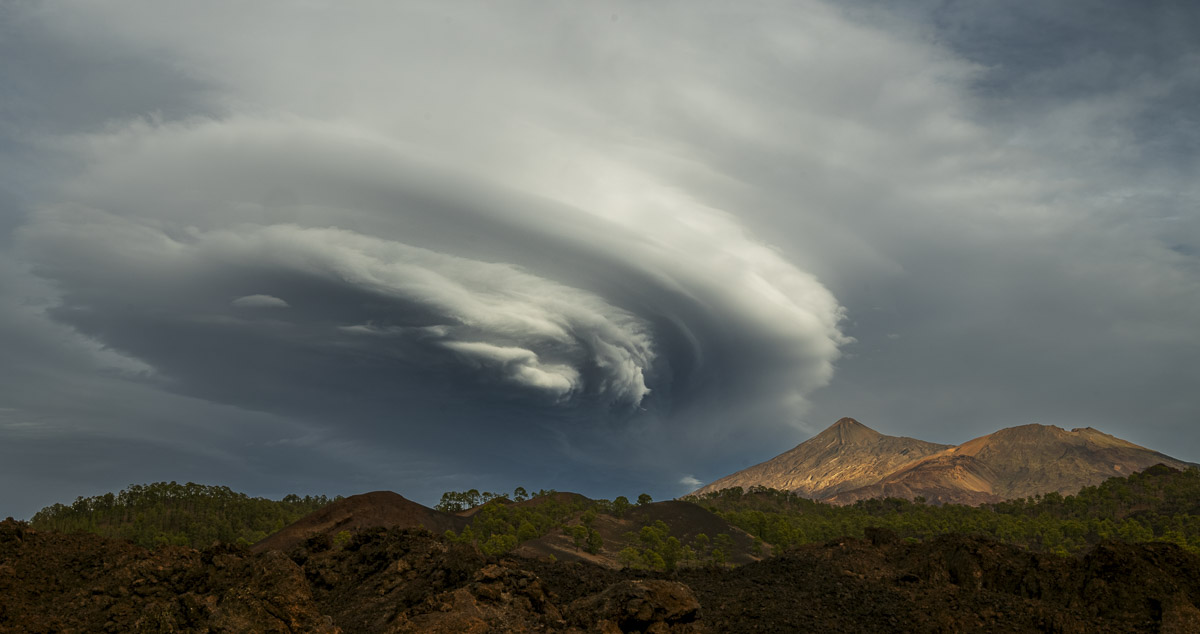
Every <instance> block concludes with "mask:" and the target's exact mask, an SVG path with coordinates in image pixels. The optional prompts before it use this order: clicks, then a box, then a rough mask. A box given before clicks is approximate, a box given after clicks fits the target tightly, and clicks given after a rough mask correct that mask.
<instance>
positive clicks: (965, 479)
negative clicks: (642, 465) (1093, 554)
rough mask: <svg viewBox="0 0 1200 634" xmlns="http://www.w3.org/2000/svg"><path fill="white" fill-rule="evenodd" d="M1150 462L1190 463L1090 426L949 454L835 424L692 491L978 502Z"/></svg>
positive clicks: (996, 436)
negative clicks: (751, 490)
mask: <svg viewBox="0 0 1200 634" xmlns="http://www.w3.org/2000/svg"><path fill="white" fill-rule="evenodd" d="M1156 464H1165V465H1167V466H1170V467H1173V468H1176V469H1186V468H1188V467H1189V466H1192V465H1190V464H1189V463H1186V462H1183V461H1180V460H1176V459H1174V458H1171V457H1170V456H1167V455H1165V454H1162V453H1159V452H1157V451H1153V450H1150V449H1147V448H1145V447H1142V446H1139V445H1135V444H1133V443H1131V442H1129V441H1126V440H1121V439H1120V438H1117V437H1115V436H1111V435H1109V434H1105V433H1103V432H1100V431H1098V430H1095V429H1092V428H1090V427H1085V428H1079V429H1072V430H1070V431H1067V430H1065V429H1062V428H1059V427H1055V426H1053V425H1037V424H1032V425H1021V426H1019V427H1010V428H1007V429H1002V430H1000V431H997V432H995V433H993V434H989V435H987V436H981V437H979V438H976V439H974V440H970V441H967V442H965V443H963V444H961V445H958V446H956V447H955V446H949V445H936V444H933V443H927V442H923V441H920V440H914V439H912V438H897V437H894V436H885V435H883V434H880V433H879V432H876V431H874V430H872V429H870V428H869V427H867V426H865V425H863V424H861V423H859V422H858V421H855V420H854V419H850V418H843V419H841V420H839V421H838V422H837V423H834V424H833V425H832V426H831V427H829V429H826V430H825V431H823V432H821V433H820V434H817V435H816V436H814V437H813V438H811V439H809V440H807V441H805V442H803V443H801V444H800V445H798V446H796V447H795V448H794V449H792V450H790V451H787V452H785V453H783V454H780V455H779V456H777V457H775V458H772V459H771V460H768V461H767V462H764V463H762V464H759V465H755V466H753V467H750V468H749V469H745V470H743V471H739V472H737V473H735V474H733V475H730V476H726V477H725V478H721V479H720V480H717V481H715V482H713V483H712V484H709V485H707V486H705V487H703V488H701V489H698V490H697V491H696V492H695V494H704V493H708V492H710V491H718V490H721V489H725V488H731V487H735V486H740V487H742V488H744V489H748V488H750V487H752V486H763V487H768V488H773V489H781V490H788V491H792V492H794V493H796V494H798V495H802V496H805V497H809V498H812V499H816V500H821V501H824V502H831V503H834V504H851V503H853V502H855V501H857V500H862V499H870V498H883V497H897V498H905V499H910V500H911V499H915V498H917V497H923V498H925V499H926V500H928V501H930V502H936V503H957V504H982V503H986V502H998V501H1001V500H1007V499H1013V498H1021V497H1030V496H1033V495H1038V494H1046V493H1050V492H1057V493H1061V494H1072V493H1075V492H1077V491H1079V490H1080V489H1081V488H1083V487H1085V486H1091V485H1096V484H1099V483H1101V482H1103V481H1104V480H1106V479H1108V478H1110V477H1113V476H1123V475H1129V474H1130V473H1133V472H1136V471H1141V470H1142V469H1145V468H1147V467H1150V466H1153V465H1156Z"/></svg>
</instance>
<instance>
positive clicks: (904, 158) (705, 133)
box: [0, 2, 1200, 512]
mask: <svg viewBox="0 0 1200 634" xmlns="http://www.w3.org/2000/svg"><path fill="white" fill-rule="evenodd" d="M1131 10H1132V9H1131ZM1073 11H1075V10H1071V11H1068V10H1065V9H1031V8H1014V9H1008V8H1003V7H1002V5H998V4H997V5H994V6H987V7H980V6H978V5H977V4H975V3H939V4H937V5H926V4H923V3H911V4H907V5H904V6H900V7H895V6H893V5H888V7H887V8H886V9H885V8H881V7H878V6H872V5H870V4H861V5H854V6H850V7H833V6H830V5H826V4H824V3H820V2H803V3H780V4H774V5H760V6H758V7H756V8H755V9H754V11H748V10H744V9H734V8H726V7H719V6H709V7H705V8H702V9H697V8H696V7H694V6H693V5H682V4H680V5H670V4H661V5H653V6H650V5H643V4H622V3H618V4H611V5H588V6H583V7H572V8H570V9H566V8H554V9H548V8H546V7H544V6H535V5H519V4H517V5H507V6H506V7H505V8H504V10H503V11H493V10H491V9H490V8H488V7H485V6H483V5H479V6H468V5H453V6H452V5H435V4H430V5H425V6H414V5H408V6H394V5H392V4H389V3H365V4H355V5H352V6H339V7H337V8H336V10H334V9H332V8H330V7H321V6H319V5H305V6H302V7H301V6H293V5H290V4H289V5H284V4H279V5H274V4H272V3H258V4H255V5H253V6H245V5H243V4H236V5H235V4H222V3H219V2H218V3H207V4H205V5H197V6H191V7H182V8H181V7H171V8H168V7H166V6H165V5H162V4H161V3H155V2H128V3H124V4H121V5H119V6H112V7H108V8H106V9H104V10H99V9H89V8H87V7H71V8H70V10H67V8H65V7H64V6H62V5H57V4H54V3H46V4H43V5H38V6H33V5H26V6H23V7H20V8H10V9H8V10H6V12H5V13H4V14H3V15H4V22H5V23H6V24H5V25H4V26H5V28H6V31H12V32H13V33H17V34H19V37H14V38H9V39H7V40H4V44H3V46H5V47H7V48H5V49H4V52H5V55H4V60H5V65H4V66H3V67H2V70H0V72H2V73H3V74H4V77H7V78H11V79H13V82H12V84H11V85H13V86H19V87H20V88H19V89H17V90H15V91H13V92H12V97H11V98H10V99H8V100H7V101H6V102H5V105H4V110H3V120H2V121H0V123H2V124H3V126H2V127H0V131H2V132H3V135H2V136H0V144H2V145H0V164H2V165H4V166H13V167H14V171H11V172H8V171H7V170H6V172H7V176H6V177H5V180H4V181H0V187H2V188H3V191H7V192H10V194H6V195H5V196H3V197H0V205H2V206H4V208H5V209H9V210H11V211H12V213H11V214H10V215H9V218H8V220H6V221H4V222H0V231H3V232H5V235H4V241H3V242H0V244H5V245H11V246H9V247H5V251H4V252H3V253H0V257H2V258H3V259H2V260H0V262H2V263H4V264H8V265H9V266H7V267H6V268H5V269H4V270H3V275H2V276H0V343H4V344H7V347H6V348H5V349H6V351H7V354H6V355H5V356H4V357H3V358H0V369H3V370H4V371H5V373H6V375H13V376H19V377H20V378H19V380H14V381H12V382H10V383H8V384H7V385H5V386H0V408H5V409H0V438H3V440H5V441H6V442H7V443H8V444H7V445H5V446H6V447H7V448H8V451H9V453H10V454H12V456H13V459H14V460H16V462H13V463H11V465H10V466H9V467H8V468H7V470H6V471H5V472H4V473H3V476H2V477H3V478H4V480H5V483H6V484H7V483H9V482H12V483H14V486H23V487H28V488H31V490H41V491H45V495H51V493H52V494H53V495H63V494H66V493H68V492H69V491H68V490H69V486H68V483H69V481H71V480H73V479H75V478H80V479H87V480H88V481H89V482H95V483H97V486H106V487H109V488H112V486H122V485H124V484H128V482H132V481H146V480H151V479H177V480H181V479H197V480H208V481H218V480H220V481H222V483H229V484H231V485H239V484H241V485H242V487H243V488H246V489H247V490H250V491H252V492H262V493H267V492H270V493H280V492H283V491H285V490H290V489H295V490H300V491H304V492H307V491H314V492H344V493H354V492H359V491H362V490H367V489H371V488H392V489H396V490H399V491H400V492H402V493H404V494H405V495H410V496H415V497H417V498H418V499H423V500H424V501H432V500H433V499H436V495H437V493H438V492H440V491H441V490H446V489H451V488H471V487H482V488H494V489H500V488H505V487H509V488H511V487H512V486H515V485H517V484H524V485H526V486H534V487H539V486H550V487H556V488H559V489H579V490H582V491H583V492H585V493H593V494H597V495H609V496H611V495H616V494H629V493H631V492H635V491H639V490H642V489H648V490H650V491H651V492H652V493H654V494H655V495H656V496H657V497H662V496H664V495H674V494H678V493H681V492H683V491H684V490H685V489H687V488H689V487H690V486H692V484H694V482H695V481H696V480H697V479H699V480H705V481H707V480H711V479H713V478H715V477H718V476H720V475H724V474H725V473H727V472H728V471H731V470H733V469H737V468H741V467H744V466H746V465H747V464H748V463H751V462H755V461H758V460H762V459H765V458H768V457H770V456H771V455H773V454H774V453H777V452H779V451H782V450H784V449H787V448H789V447H790V446H792V445H794V444H795V443H796V442H799V441H800V440H803V439H804V438H805V437H806V435H807V434H808V433H811V432H813V431H816V430H817V429H819V428H821V427H823V426H825V425H827V424H828V423H829V422H831V421H832V420H834V419H836V418H838V417H840V416H843V415H852V416H856V417H859V418H860V419H862V420H864V422H866V423H868V424H871V425H873V426H876V427H878V428H880V429H881V430H883V431H887V432H890V433H898V434H905V435H913V436H919V437H924V438H928V439H930V440H939V441H947V442H948V441H959V440H965V439H966V438H967V437H970V436H974V435H979V434H982V433H987V432H990V431H993V430H994V429H995V428H996V427H998V426H1000V425H1010V424H1021V423H1027V422H1031V421H1038V422H1044V423H1058V424H1067V425H1075V424H1079V425H1092V426H1095V427H1099V428H1101V429H1103V430H1105V431H1108V432H1111V433H1115V434H1117V435H1121V436H1124V437H1127V438H1130V439H1131V440H1134V441H1138V442H1144V443H1147V444H1150V445H1151V446H1153V447H1154V448H1156V449H1163V450H1166V451H1168V453H1171V452H1172V451H1174V452H1175V453H1176V454H1177V455H1178V457H1181V458H1184V459H1196V458H1197V455H1195V454H1196V453H1197V452H1198V451H1200V447H1197V446H1196V445H1195V442H1196V440H1195V437H1194V434H1191V435H1189V433H1188V432H1187V431H1186V429H1185V426H1186V425H1187V424H1189V423H1190V422H1193V421H1195V420H1196V418H1197V415H1198V414H1200V412H1197V409H1196V408H1197V403H1196V401H1195V399H1194V398H1193V397H1192V396H1191V390H1190V389H1189V387H1188V386H1190V385H1194V384H1195V383H1196V382H1197V379H1200V377H1197V376H1196V373H1195V370H1194V368H1196V367H1197V363H1196V361H1197V358H1196V357H1197V354H1200V351H1198V349H1197V348H1198V346H1200V338H1198V335H1197V334H1196V332H1195V329H1194V323H1196V322H1197V321H1200V313H1198V308H1200V287H1198V282H1197V279H1198V278H1197V276H1196V272H1197V266H1196V258H1195V255H1194V253H1195V250H1194V249H1195V248H1196V247H1197V244H1198V242H1200V241H1198V240H1197V239H1196V237H1197V235H1198V234H1197V224H1196V218H1195V213H1194V212H1195V208H1196V201H1197V197H1196V185H1195V184H1194V183H1193V182H1192V181H1191V179H1189V178H1187V175H1188V174H1189V173H1194V168H1195V167H1196V156H1195V154H1194V149H1189V143H1188V142H1187V141H1186V140H1187V139H1188V138H1190V137H1189V136H1188V135H1191V134H1194V132H1195V127H1194V114H1192V113H1190V110H1189V109H1187V108H1186V107H1185V103H1186V102H1187V100H1188V98H1189V95H1192V94H1194V92H1195V90H1196V86H1197V82H1196V73H1195V71H1194V68H1195V67H1196V66H1195V65H1194V64H1190V63H1189V60H1191V59H1193V57H1194V56H1195V53H1196V51H1195V48H1196V46H1195V45H1194V44H1193V43H1191V41H1190V40H1189V39H1188V38H1185V37H1182V35H1181V34H1182V33H1184V31H1185V30H1183V29H1182V27H1177V26H1174V25H1176V24H1186V23H1188V20H1189V19H1192V18H1193V17H1194V13H1189V12H1188V11H1187V10H1186V7H1182V6H1181V5H1162V6H1158V5H1156V6H1155V7H1154V8H1151V9H1149V10H1147V11H1146V15H1141V14H1139V15H1138V16H1133V17H1135V18H1136V19H1132V20H1130V21H1129V22H1128V24H1124V22H1122V20H1124V18H1123V15H1124V9H1120V10H1117V9H1113V10H1111V11H1116V12H1117V13H1112V12H1111V11H1110V12H1109V13H1102V12H1096V13H1095V14H1092V13H1089V14H1087V15H1086V16H1082V15H1076V13H1074V12H1073ZM1126 17H1130V16H1126ZM1168 22H1169V23H1171V25H1170V26H1168V25H1167V23H1168ZM1160 27H1161V28H1160ZM1160 36H1161V37H1160ZM1101 40H1104V41H1109V40H1111V42H1110V43H1109V44H1104V45H1102V44H1101ZM317 42H319V43H320V44H321V45H320V46H316V45H314V43H317ZM55 76H62V77H67V78H75V79H77V80H78V81H70V82H57V81H56V80H55V79H53V77H55ZM85 78H86V81H85ZM41 103H47V104H49V107H37V104H41ZM1189 126H1191V127H1189ZM1189 170H1191V171H1189ZM835 364H836V372H835ZM825 386H827V387H825ZM1147 420H1150V421H1153V424H1146V423H1145V421H1147ZM1180 437H1186V442H1179V441H1178V438H1180ZM1168 438H1174V439H1176V440H1175V441H1173V442H1170V443H1168V442H1167V439H1168ZM21 447H28V448H29V451H28V452H24V453H22V452H21V450H20V449H19V448H21ZM89 447H91V448H93V449H94V455H92V456H91V457H84V456H85V454H86V453H87V451H88V448H89ZM1189 447H1190V449H1189ZM21 455H26V456H36V457H37V459H36V460H34V459H28V460H20V459H19V456H21ZM143 455H155V456H171V457H172V458H170V459H159V458H153V459H147V460H139V458H138V457H139V456H143ZM68 463H69V464H73V465H76V466H75V467H73V468H72V469H65V470H64V471H63V473H66V474H67V475H65V476H64V478H63V479H61V486H60V485H59V484H56V485H55V486H54V487H49V486H47V487H43V488H41V489H37V487H34V486H32V485H31V484H29V483H30V482H32V481H33V480H34V479H36V478H37V477H38V474H39V473H41V471H45V470H47V469H54V468H55V465H56V464H59V465H66V464H68ZM185 474H186V475H185ZM231 480H234V481H231ZM110 482H112V483H113V484H112V485H111V486H110V484H109V483H110ZM289 482H290V483H292V484H294V485H295V486H289ZM101 483H103V484H101ZM10 488H11V487H10ZM88 492H91V491H80V493H88ZM34 497H36V495H34V494H31V495H30V496H27V497H26V498H22V500H28V501H21V502H20V503H19V504H17V503H15V502H14V503H11V504H14V507H13V508H22V511H21V512H26V511H27V510H28V508H29V506H28V505H29V504H32V503H33V502H32V501H33V499H34ZM47 502H49V500H47Z"/></svg>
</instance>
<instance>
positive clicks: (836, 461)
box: [693, 418, 950, 499]
mask: <svg viewBox="0 0 1200 634" xmlns="http://www.w3.org/2000/svg"><path fill="white" fill-rule="evenodd" d="M949 448H950V445H939V444H936V443H931V442H925V441H923V440H917V439H915V438H905V437H899V436H886V435H884V434H881V433H879V432H877V431H875V430H874V429H871V428H870V427H867V426H866V425H863V424H862V423H860V422H858V421H856V420H854V419H853V418H843V419H841V420H839V421H838V422H836V423H834V424H833V425H832V426H830V427H829V429H826V430H825V431H823V432H821V433H819V434H817V435H816V436H813V437H812V438H810V439H808V440H806V441H804V442H803V443H800V444H799V445H797V446H796V447H794V448H792V449H790V450H788V451H785V452H784V453H782V454H779V455H778V456H776V457H774V458H772V459H770V460H768V461H766V462H764V463H761V464H757V465H754V466H753V467H750V468H748V469H743V470H741V471H738V472H737V473H734V474H733V475H728V476H725V477H724V478H721V479H720V480H717V481H716V482H713V483H712V484H709V485H707V486H704V487H701V488H700V489H698V490H696V491H695V492H694V493H693V495H701V494H704V493H709V492H712V491H720V490H721V489H731V488H733V487H742V488H743V489H749V488H750V487H752V486H764V487H767V488H771V489H779V490H783V491H792V492H794V493H796V494H798V495H803V496H804V497H809V498H813V499H822V498H825V497H829V496H832V495H836V494H838V493H841V492H843V491H849V490H852V489H857V488H860V487H863V486H867V485H871V484H875V483H877V482H879V481H880V480H881V479H883V478H884V477H885V476H888V475H890V474H892V473H894V472H895V471H896V470H897V469H899V468H901V467H904V466H906V465H909V464H911V463H913V462H914V461H916V460H918V459H920V458H924V457H926V456H930V455H933V454H936V453H938V452H940V451H943V450H945V449H949Z"/></svg>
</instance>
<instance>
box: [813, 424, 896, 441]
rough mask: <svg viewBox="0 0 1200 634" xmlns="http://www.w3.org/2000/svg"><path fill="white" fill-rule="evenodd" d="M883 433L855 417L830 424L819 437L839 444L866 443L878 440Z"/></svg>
mask: <svg viewBox="0 0 1200 634" xmlns="http://www.w3.org/2000/svg"><path fill="white" fill-rule="evenodd" d="M882 437H883V434H881V433H879V432H877V431H875V430H874V429H871V428H870V427H867V426H866V425H864V424H862V423H860V422H858V421H856V420H854V419H853V418H842V419H840V420H838V422H836V423H834V424H832V425H830V426H829V427H828V428H827V429H826V430H825V431H823V432H821V433H819V434H817V438H819V439H821V440H823V441H825V442H828V443H833V444H839V445H866V444H870V443H873V442H876V441H878V440H879V439H880V438H882Z"/></svg>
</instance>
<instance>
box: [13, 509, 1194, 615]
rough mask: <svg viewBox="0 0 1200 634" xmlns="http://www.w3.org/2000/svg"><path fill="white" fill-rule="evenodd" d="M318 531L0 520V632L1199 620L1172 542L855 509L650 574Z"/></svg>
mask: <svg viewBox="0 0 1200 634" xmlns="http://www.w3.org/2000/svg"><path fill="white" fill-rule="evenodd" d="M332 541H333V540H331V539H330V538H329V537H328V535H325V534H319V535H317V536H316V537H314V538H312V539H310V540H308V541H306V542H304V543H301V544H299V545H297V546H296V547H295V548H293V549H292V550H291V551H289V552H288V553H286V554H285V553H281V552H278V551H269V552H265V553H262V554H257V555H256V554H251V553H250V552H248V551H246V550H239V549H233V548H213V549H209V550H205V551H195V550H191V549H187V548H165V549H162V550H158V551H153V552H151V551H146V550H144V549H142V548H138V547H136V546H133V545H131V544H129V543H127V542H120V541H115V540H110V539H104V538H100V537H95V536H90V535H62V534H57V533H41V532H35V531H31V530H28V528H27V527H26V525H24V524H23V523H20V522H14V521H11V520H8V521H5V522H2V523H0V633H4V634H9V633H17V632H251V631H254V632H329V633H333V632H356V633H358V632H362V633H367V634H369V633H371V632H446V633H449V632H455V633H458V632H576V633H582V632H606V633H611V632H675V633H683V632H690V633H697V632H804V631H819V632H968V631H979V632H1063V633H1074V632H1079V633H1082V632H1167V633H1182V632H1197V631H1200V609H1197V608H1196V605H1197V604H1198V603H1200V557H1198V556H1196V555H1193V554H1190V553H1188V552H1186V551H1184V550H1182V549H1180V548H1179V547H1177V546H1175V545H1173V544H1163V543H1155V544H1140V545H1128V544H1118V543H1106V544H1102V545H1100V546H1098V547H1096V548H1094V549H1093V550H1092V551H1090V552H1089V553H1087V554H1086V555H1083V556H1080V557H1058V556H1053V555H1042V554H1037V553H1031V552H1029V551H1026V550H1022V549H1020V548H1016V547H1013V546H1007V545H1003V544H999V543H996V542H993V541H990V540H987V539H982V538H975V537H966V536H947V537H943V538H939V539H935V540H931V541H929V542H926V543H919V544H907V543H902V542H899V541H898V540H897V539H896V538H895V535H894V534H891V533H890V532H888V531H886V530H883V529H875V530H871V531H869V538H868V539H864V540H854V539H847V540H837V541H833V542H830V543H827V544H824V545H813V546H809V547H805V548H802V549H799V550H797V551H795V552H790V553H787V554H785V555H781V556H778V557H772V558H769V559H767V560H764V561H762V562H758V563H753V564H749V565H746V566H741V567H738V568H690V569H684V570H680V571H678V572H677V573H675V574H671V575H668V574H658V573H648V572H644V571H621V570H612V569H607V568H601V567H597V566H591V565H588V564H583V563H562V562H558V563H551V562H548V561H542V560H529V559H519V558H501V559H497V558H490V557H484V556H483V555H481V554H480V553H479V552H478V551H476V550H474V549H473V548H470V547H468V546H464V545H461V544H455V543H447V542H445V541H443V540H442V539H440V538H439V537H437V536H434V535H432V534H430V533H428V532H427V531H423V530H419V529H417V530H412V529H406V530H400V529H390V530H385V529H364V530H362V531H360V532H358V533H357V534H356V535H355V536H354V537H353V538H351V539H350V541H349V542H347V543H345V544H342V545H341V546H334V545H333V544H332Z"/></svg>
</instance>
